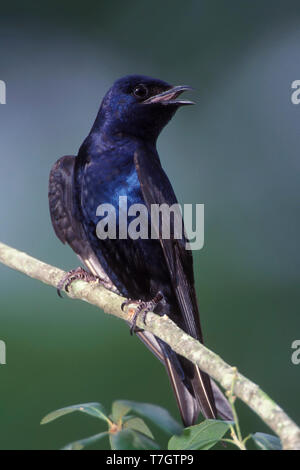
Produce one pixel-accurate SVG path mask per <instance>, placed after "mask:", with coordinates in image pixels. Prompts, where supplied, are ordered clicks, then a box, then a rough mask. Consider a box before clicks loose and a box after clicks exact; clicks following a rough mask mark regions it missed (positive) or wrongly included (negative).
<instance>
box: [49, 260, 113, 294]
mask: <svg viewBox="0 0 300 470" xmlns="http://www.w3.org/2000/svg"><path fill="white" fill-rule="evenodd" d="M78 279H81V280H82V281H86V282H97V283H98V284H101V285H102V286H103V287H105V289H108V290H110V291H111V292H114V293H115V294H120V293H119V291H118V289H117V288H116V286H114V284H113V283H112V282H109V281H107V280H106V279H102V278H101V277H99V276H94V274H92V273H89V272H87V271H85V269H83V268H81V267H79V268H76V269H72V270H71V271H69V272H68V273H67V274H66V275H65V276H64V277H63V278H62V279H61V280H60V281H59V283H58V285H57V293H58V295H59V297H62V295H61V292H60V291H61V290H63V289H64V290H65V291H66V292H69V287H70V285H71V284H72V282H73V281H77V280H78Z"/></svg>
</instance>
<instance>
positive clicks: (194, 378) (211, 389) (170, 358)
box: [137, 331, 233, 427]
mask: <svg viewBox="0 0 300 470" xmlns="http://www.w3.org/2000/svg"><path fill="white" fill-rule="evenodd" d="M137 335H138V337H139V338H140V339H141V340H142V341H143V343H144V344H145V345H146V346H147V347H148V348H149V349H150V350H151V352H152V353H153V354H155V356H156V357H157V358H158V359H159V360H160V361H161V362H162V363H163V364H164V365H165V367H166V370H167V373H168V376H169V379H170V382H171V385H172V388H173V391H174V394H175V397H176V401H177V405H178V409H179V412H180V415H181V418H182V421H183V424H184V426H186V427H187V426H192V425H193V424H195V423H196V421H197V418H198V416H199V413H200V412H201V413H202V414H203V416H204V417H205V418H207V419H216V418H217V416H219V417H220V418H222V419H225V420H232V419H233V415H232V411H231V407H230V405H229V403H228V401H227V400H226V398H225V397H224V395H223V393H222V392H221V390H220V389H219V388H218V386H217V385H216V384H215V382H214V381H213V380H211V379H210V378H209V377H208V375H207V374H204V373H203V372H201V371H200V370H199V369H198V367H197V366H194V365H193V364H192V363H190V362H189V361H187V360H185V359H184V358H182V357H181V356H178V355H177V354H176V353H174V352H173V351H172V350H171V348H170V347H169V346H168V345H166V344H165V343H164V342H163V341H161V340H159V339H158V338H156V337H154V336H153V335H152V334H151V333H148V332H146V331H143V332H138V333H137Z"/></svg>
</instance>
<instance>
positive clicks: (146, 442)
mask: <svg viewBox="0 0 300 470" xmlns="http://www.w3.org/2000/svg"><path fill="white" fill-rule="evenodd" d="M109 440H110V445H111V448H112V450H154V449H155V450H157V449H159V445H158V444H157V443H156V442H154V441H153V440H152V439H149V437H147V436H145V435H144V434H141V433H140V432H138V431H134V430H133V429H123V430H122V431H120V432H118V433H116V434H111V435H110V436H109Z"/></svg>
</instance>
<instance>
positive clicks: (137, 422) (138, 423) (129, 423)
mask: <svg viewBox="0 0 300 470" xmlns="http://www.w3.org/2000/svg"><path fill="white" fill-rule="evenodd" d="M123 427H124V429H127V428H130V429H134V430H135V431H139V432H140V433H142V434H145V435H146V436H148V437H150V438H151V439H154V436H153V434H152V432H151V431H150V429H149V428H148V426H147V424H146V423H145V421H143V420H142V419H141V418H131V419H129V420H126V422H125V423H124V425H123Z"/></svg>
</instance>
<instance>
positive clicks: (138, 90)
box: [133, 84, 149, 99]
mask: <svg viewBox="0 0 300 470" xmlns="http://www.w3.org/2000/svg"><path fill="white" fill-rule="evenodd" d="M148 93H149V92H148V88H147V87H146V86H145V85H143V84H141V85H137V86H136V87H135V88H134V90H133V94H134V96H135V97H136V98H139V99H146V98H147V96H148Z"/></svg>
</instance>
